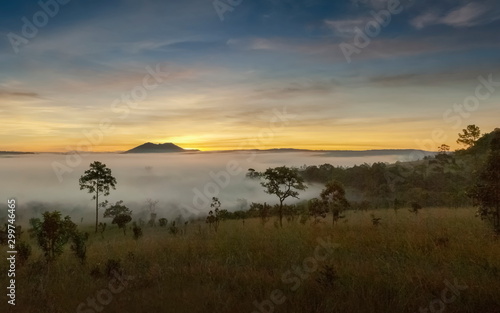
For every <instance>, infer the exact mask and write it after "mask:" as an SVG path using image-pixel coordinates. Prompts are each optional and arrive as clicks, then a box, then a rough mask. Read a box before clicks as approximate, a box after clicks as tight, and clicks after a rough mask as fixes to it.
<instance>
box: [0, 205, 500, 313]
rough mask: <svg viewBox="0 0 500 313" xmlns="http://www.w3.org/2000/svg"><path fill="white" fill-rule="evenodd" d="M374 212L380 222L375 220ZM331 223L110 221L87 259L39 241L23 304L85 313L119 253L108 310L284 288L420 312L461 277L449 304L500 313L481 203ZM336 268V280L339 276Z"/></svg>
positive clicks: (21, 273) (249, 308)
mask: <svg viewBox="0 0 500 313" xmlns="http://www.w3.org/2000/svg"><path fill="white" fill-rule="evenodd" d="M371 214H374V215H375V216H376V217H381V218H382V220H381V225H379V226H377V227H375V226H373V225H372V222H371ZM330 223H331V220H330V219H328V218H327V219H326V220H325V223H322V224H319V225H315V226H313V225H309V224H307V225H301V224H300V223H298V222H296V223H285V225H284V228H283V229H277V228H275V227H274V226H273V221H272V220H271V221H270V222H268V223H267V224H266V225H265V226H262V225H261V223H260V220H258V219H254V220H247V221H246V223H245V224H244V225H243V224H242V223H241V222H240V221H225V222H223V223H221V226H220V228H219V232H218V233H214V232H211V231H210V230H209V229H208V227H207V226H206V225H205V224H192V225H189V226H188V228H187V233H186V234H184V235H178V236H172V235H171V234H169V233H168V231H167V230H166V229H164V228H154V229H152V228H145V229H144V236H143V237H142V238H141V239H139V240H138V241H135V240H134V239H132V234H131V232H130V233H128V234H127V236H126V237H125V236H123V233H122V232H121V231H119V230H116V229H109V230H108V231H107V233H105V237H104V239H101V238H100V236H97V235H96V236H91V238H90V239H89V244H88V259H87V263H86V264H85V265H80V264H79V263H78V261H77V259H76V258H75V257H74V256H73V255H71V253H70V252H69V251H66V252H65V253H64V254H63V256H61V257H60V258H59V259H57V260H56V261H55V262H54V263H53V264H51V265H50V266H49V267H45V266H43V263H41V262H36V261H37V259H39V258H40V259H41V255H40V253H39V251H37V250H38V249H36V248H35V247H34V251H36V253H35V255H33V256H32V257H31V259H30V260H29V262H28V264H26V265H24V266H22V267H19V268H18V278H17V279H18V280H17V284H18V286H17V288H18V289H17V293H18V295H17V306H16V308H15V310H12V312H33V313H35V312H36V313H45V312H47V313H59V312H77V307H78V305H79V304H80V303H81V302H85V301H86V299H87V298H89V297H95V295H96V293H97V292H98V291H99V290H101V289H103V288H105V287H106V286H107V285H108V283H109V281H110V278H107V277H101V278H94V277H92V276H91V275H90V272H91V270H92V268H93V267H95V266H96V265H97V266H99V267H100V269H101V271H102V270H103V269H104V266H105V263H106V261H107V260H108V259H115V260H120V263H121V265H122V267H123V270H124V272H125V273H126V274H128V275H133V276H134V277H135V279H134V280H133V281H131V283H130V284H129V285H128V286H127V287H126V288H125V290H123V291H122V292H121V293H119V294H116V295H114V296H113V300H112V302H111V303H110V304H109V305H107V306H105V307H104V310H103V312H134V313H139V312H190V313H194V312H228V313H229V312H232V313H234V312H248V313H251V312H258V310H257V308H256V307H255V306H254V305H253V302H254V301H257V302H259V303H261V302H262V301H265V300H269V298H270V294H271V292H272V291H273V290H275V289H280V290H282V291H283V292H284V295H285V297H286V300H285V302H284V303H283V304H280V305H275V306H274V312H363V313H370V312H398V313H399V312H419V308H428V307H429V304H430V303H431V301H433V300H435V299H437V298H440V297H441V293H442V290H443V289H445V288H446V285H445V283H444V281H445V280H447V281H450V282H454V280H455V279H456V280H458V282H459V283H460V284H466V285H467V286H468V288H467V289H466V290H463V291H460V295H459V296H458V297H456V299H455V300H454V301H453V302H451V303H449V304H446V307H445V310H444V311H443V312H450V313H451V312H486V313H495V312H500V271H499V268H500V242H499V241H498V240H495V238H494V237H493V236H492V232H491V230H490V229H489V228H488V226H487V225H486V224H485V223H483V222H481V221H480V220H479V219H476V218H474V210H473V209H445V208H442V209H424V210H422V211H421V213H420V214H419V215H418V216H415V215H413V214H411V213H409V212H408V211H407V210H401V211H400V212H398V214H397V215H396V214H395V213H394V212H393V211H392V210H388V211H383V210H378V211H371V212H348V213H347V216H346V219H345V220H341V221H340V222H339V223H338V224H337V225H335V226H334V227H332V226H331V224H330ZM89 230H90V228H89ZM327 237H330V238H331V239H332V241H333V242H335V243H336V244H338V245H339V247H338V248H336V249H335V250H334V251H333V253H332V255H331V256H330V257H329V259H328V260H326V261H324V262H320V264H319V265H320V266H319V268H318V270H317V271H315V272H313V273H311V274H310V275H309V277H307V278H305V279H303V280H301V284H300V287H299V288H298V289H297V290H295V291H292V290H291V287H292V286H293V284H291V283H284V282H283V281H282V275H283V274H284V273H285V272H287V271H289V270H291V269H293V268H294V267H295V266H302V262H303V261H304V259H306V258H308V257H312V256H314V249H315V247H316V246H317V242H316V241H317V239H318V238H327ZM67 250H69V249H67ZM4 264H5V262H2V268H1V269H0V270H1V273H0V278H2V282H5V281H6V277H5V273H6V267H5V265H4ZM327 267H329V268H330V269H333V270H334V272H335V277H334V278H330V279H328V277H327V275H326V274H325V273H326V272H325V269H326V268H327ZM4 299H5V298H4ZM5 301H6V300H5ZM3 305H4V304H3V303H2V306H3ZM436 308H438V307H436ZM9 309H12V308H9ZM93 311H94V310H87V311H85V310H81V311H80V312H86V313H90V312H93ZM2 312H4V310H2ZM429 312H432V311H429ZM438 312H439V310H438Z"/></svg>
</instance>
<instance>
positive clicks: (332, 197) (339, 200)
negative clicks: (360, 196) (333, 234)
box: [320, 180, 349, 225]
mask: <svg viewBox="0 0 500 313" xmlns="http://www.w3.org/2000/svg"><path fill="white" fill-rule="evenodd" d="M320 197H321V200H323V202H324V203H325V205H326V207H327V208H329V210H330V211H331V212H332V225H335V223H336V222H337V221H338V220H339V219H341V218H344V216H343V215H342V212H343V211H344V210H345V209H346V208H348V207H349V202H348V201H347V199H346V198H345V190H344V187H343V186H342V184H340V183H339V182H338V181H335V180H332V181H329V182H328V183H326V186H325V189H323V191H321V194H320Z"/></svg>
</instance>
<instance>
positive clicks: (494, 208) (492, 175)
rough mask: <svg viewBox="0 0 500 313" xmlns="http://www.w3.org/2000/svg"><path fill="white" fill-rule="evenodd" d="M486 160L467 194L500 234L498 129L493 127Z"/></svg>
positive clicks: (481, 214)
mask: <svg viewBox="0 0 500 313" xmlns="http://www.w3.org/2000/svg"><path fill="white" fill-rule="evenodd" d="M493 134H494V137H493V138H492V140H491V143H490V147H491V150H490V154H489V156H488V160H487V162H486V164H485V166H484V168H483V169H482V171H481V172H480V174H479V179H478V181H477V183H476V184H475V185H474V186H473V187H472V189H471V191H470V192H469V196H470V197H471V198H472V199H473V201H474V205H475V206H478V207H479V210H478V215H480V216H481V218H483V219H486V220H489V221H490V222H491V223H492V225H493V229H494V231H495V232H496V233H497V234H500V129H498V128H497V129H495V131H494V133H493Z"/></svg>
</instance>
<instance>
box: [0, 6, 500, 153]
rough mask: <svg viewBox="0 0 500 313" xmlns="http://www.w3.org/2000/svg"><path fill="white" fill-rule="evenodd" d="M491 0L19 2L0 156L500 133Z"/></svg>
mask: <svg viewBox="0 0 500 313" xmlns="http://www.w3.org/2000/svg"><path fill="white" fill-rule="evenodd" d="M499 29H500V4H499V3H498V1H497V0H485V1H461V0H422V1H414V0H412V1H410V0H401V2H399V1H398V0H389V1H387V0H344V1H332V0H329V1H323V0H304V1H295V0H280V1H278V0H252V1H250V0H226V1H223V0H216V1H215V2H214V1H212V0H184V1H166V0H158V1H156V0H143V1H137V0H108V1H96V0H85V1H83V0H59V2H56V0H42V1H40V2H38V1H28V0H18V1H10V2H8V3H2V9H1V10H0V125H1V128H0V151H34V152H41V151H57V152H64V151H72V150H85V151H87V150H89V151H96V152H99V151H123V150H128V149H131V148H133V147H135V146H137V145H140V144H142V143H145V142H154V143H165V142H173V143H175V144H177V145H179V146H181V147H183V148H190V149H201V150H231V149H254V148H260V149H265V148H302V149H324V150H335V149H340V150H366V149H407V148H408V149H409V148H413V149H424V150H432V151H434V150H437V147H438V146H439V145H441V144H448V145H450V146H451V148H452V150H453V149H456V148H459V146H458V145H457V144H456V142H455V141H456V139H457V137H458V136H457V134H458V133H459V132H461V130H462V129H463V128H465V127H466V126H467V125H469V124H476V125H477V126H479V127H480V128H481V130H482V131H483V132H490V131H492V130H493V129H494V128H496V127H499V125H498V116H499V114H498V113H500V109H499V105H500V54H499V52H500V41H499V33H498V31H499Z"/></svg>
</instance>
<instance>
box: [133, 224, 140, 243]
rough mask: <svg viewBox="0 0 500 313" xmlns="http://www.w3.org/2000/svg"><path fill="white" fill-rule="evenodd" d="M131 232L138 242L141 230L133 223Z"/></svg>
mask: <svg viewBox="0 0 500 313" xmlns="http://www.w3.org/2000/svg"><path fill="white" fill-rule="evenodd" d="M132 231H133V232H134V239H135V240H138V239H139V238H141V237H142V228H141V227H139V226H137V224H136V223H135V222H134V224H133V227H132Z"/></svg>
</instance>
